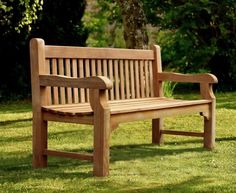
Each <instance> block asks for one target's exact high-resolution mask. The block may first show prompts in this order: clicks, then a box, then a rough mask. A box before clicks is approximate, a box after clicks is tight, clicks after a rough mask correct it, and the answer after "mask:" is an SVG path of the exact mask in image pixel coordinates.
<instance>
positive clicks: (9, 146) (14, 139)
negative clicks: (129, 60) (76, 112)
mask: <svg viewBox="0 0 236 193" xmlns="http://www.w3.org/2000/svg"><path fill="white" fill-rule="evenodd" d="M189 96H192V95H187V97H189ZM180 97H181V96H180ZM31 117H32V114H31V105H30V103H29V102H15V103H9V104H1V105H0V192H1V193H7V192H17V193H18V192H40V193H43V192H69V193H72V192H91V193H92V192H114V193H115V192H127V193H137V192H140V193H141V192H145V193H146V192H147V193H152V192H164V193H167V192H169V193H170V192H177V193H178V192H186V193H193V192H206V193H208V192H214V193H222V192H232V193H234V192H236V93H235V92H234V93H225V94H222V93H221V94H217V138H216V148H215V149H214V150H213V151H207V150H205V149H203V148H202V140H201V139H199V138H192V137H181V136H167V135H166V136H165V144H164V145H163V146H161V147H159V146H156V145H152V144H151V129H150V127H151V124H150V121H149V120H146V121H139V122H133V123H127V124H121V125H120V126H119V128H118V129H117V130H115V131H114V132H113V133H112V137H111V141H110V144H111V160H110V176H109V177H105V178H96V177H93V176H92V163H90V162H87V161H80V160H72V159H63V158H51V157H50V158H49V167H48V168H45V169H32V166H31V158H32V154H31V146H32V144H31V139H32V132H31V125H32V120H31ZM165 127H166V128H169V129H172V128H173V129H179V130H189V129H190V130H193V131H200V130H201V127H202V118H201V117H200V116H198V115H191V116H179V117H171V118H166V119H165ZM49 128H50V129H49V147H51V148H57V149H62V150H72V151H84V152H91V151H92V128H91V127H89V126H84V125H74V124H58V123H50V125H49Z"/></svg>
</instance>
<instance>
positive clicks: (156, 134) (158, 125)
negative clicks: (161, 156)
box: [152, 118, 163, 145]
mask: <svg viewBox="0 0 236 193" xmlns="http://www.w3.org/2000/svg"><path fill="white" fill-rule="evenodd" d="M162 127H163V118H159V119H152V143H153V144H158V145H161V144H162V143H163V134H162V133H161V129H162Z"/></svg>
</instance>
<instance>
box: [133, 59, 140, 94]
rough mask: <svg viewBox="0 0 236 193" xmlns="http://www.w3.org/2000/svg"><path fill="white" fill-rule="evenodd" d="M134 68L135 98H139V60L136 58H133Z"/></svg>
mask: <svg viewBox="0 0 236 193" xmlns="http://www.w3.org/2000/svg"><path fill="white" fill-rule="evenodd" d="M134 69H135V91H136V98H140V82H139V61H138V60H135V63H134Z"/></svg>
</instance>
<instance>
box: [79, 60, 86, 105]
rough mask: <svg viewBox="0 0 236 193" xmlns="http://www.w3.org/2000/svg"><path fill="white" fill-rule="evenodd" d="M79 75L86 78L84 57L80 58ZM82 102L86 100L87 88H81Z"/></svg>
mask: <svg viewBox="0 0 236 193" xmlns="http://www.w3.org/2000/svg"><path fill="white" fill-rule="evenodd" d="M79 77H80V78H84V62H83V60H82V59H79ZM80 102H82V103H84V102H85V89H84V88H81V89H80Z"/></svg>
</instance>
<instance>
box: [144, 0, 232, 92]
mask: <svg viewBox="0 0 236 193" xmlns="http://www.w3.org/2000/svg"><path fill="white" fill-rule="evenodd" d="M143 2H144V8H145V13H146V15H147V18H148V22H150V23H152V24H153V25H155V26H159V27H160V29H161V30H160V33H159V37H158V38H157V39H158V43H159V44H161V45H162V48H163V49H162V53H163V61H164V63H165V64H166V65H168V66H169V67H172V68H173V67H174V68H176V69H178V70H179V71H183V72H199V71H202V70H207V71H210V72H212V73H214V74H215V75H216V76H217V77H218V79H219V82H220V83H219V84H218V85H219V88H220V89H225V88H227V89H236V65H235V64H236V49H235V48H236V1H232V0H223V1H218V0H200V1H194V0H191V1H188V0H181V1H174V0H170V1H166V0H143Z"/></svg>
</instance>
